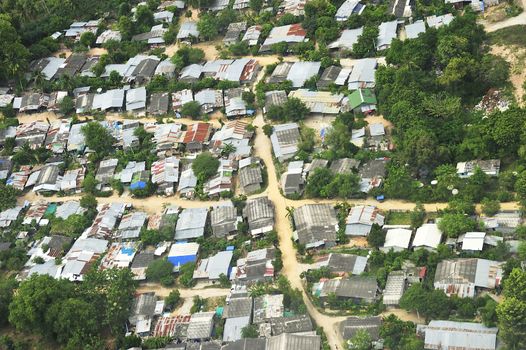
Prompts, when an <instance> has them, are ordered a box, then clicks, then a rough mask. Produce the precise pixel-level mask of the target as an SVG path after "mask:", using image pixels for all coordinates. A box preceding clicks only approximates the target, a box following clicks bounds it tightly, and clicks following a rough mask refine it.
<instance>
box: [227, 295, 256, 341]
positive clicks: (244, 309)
mask: <svg viewBox="0 0 526 350" xmlns="http://www.w3.org/2000/svg"><path fill="white" fill-rule="evenodd" d="M222 318H223V319H225V328H224V331H223V341H225V342H232V341H237V340H240V339H241V338H242V329H243V328H244V327H246V326H248V325H250V323H251V320H252V298H251V297H241V298H230V299H228V298H227V301H226V305H225V306H224V308H223V315H222Z"/></svg>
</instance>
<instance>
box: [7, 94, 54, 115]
mask: <svg viewBox="0 0 526 350" xmlns="http://www.w3.org/2000/svg"><path fill="white" fill-rule="evenodd" d="M46 105H47V96H46V95H44V94H40V93H38V92H32V93H31V92H29V93H26V94H24V95H23V96H22V97H15V98H14V99H13V109H17V110H18V112H20V113H25V112H29V113H31V112H38V111H40V110H42V109H44V108H45V107H46Z"/></svg>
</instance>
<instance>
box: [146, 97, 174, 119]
mask: <svg viewBox="0 0 526 350" xmlns="http://www.w3.org/2000/svg"><path fill="white" fill-rule="evenodd" d="M169 104H170V94H169V93H168V92H154V93H153V94H152V95H151V96H150V104H149V105H148V113H149V114H150V115H155V116H161V115H165V114H167V113H168V106H169Z"/></svg>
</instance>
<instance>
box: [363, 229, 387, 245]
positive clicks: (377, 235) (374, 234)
mask: <svg viewBox="0 0 526 350" xmlns="http://www.w3.org/2000/svg"><path fill="white" fill-rule="evenodd" d="M367 243H368V244H369V245H370V246H371V247H374V248H380V247H383V245H384V243H385V232H384V230H382V228H381V227H380V226H379V225H378V224H373V226H372V227H371V232H369V234H368V235H367Z"/></svg>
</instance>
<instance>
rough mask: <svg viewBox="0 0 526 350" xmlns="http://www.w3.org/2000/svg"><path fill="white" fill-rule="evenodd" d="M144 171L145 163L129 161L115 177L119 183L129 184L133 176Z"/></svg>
mask: <svg viewBox="0 0 526 350" xmlns="http://www.w3.org/2000/svg"><path fill="white" fill-rule="evenodd" d="M144 170H146V162H136V161H130V162H128V164H126V167H125V168H124V169H122V171H121V172H120V174H119V175H117V177H118V178H119V179H120V181H121V183H123V184H130V183H131V182H132V181H133V176H134V175H135V174H137V173H140V172H142V171H144Z"/></svg>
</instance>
